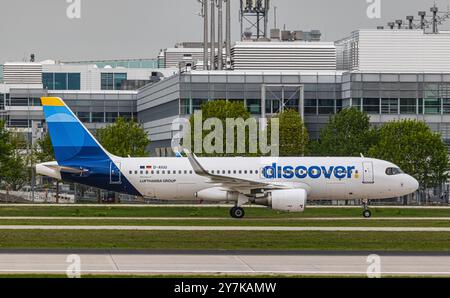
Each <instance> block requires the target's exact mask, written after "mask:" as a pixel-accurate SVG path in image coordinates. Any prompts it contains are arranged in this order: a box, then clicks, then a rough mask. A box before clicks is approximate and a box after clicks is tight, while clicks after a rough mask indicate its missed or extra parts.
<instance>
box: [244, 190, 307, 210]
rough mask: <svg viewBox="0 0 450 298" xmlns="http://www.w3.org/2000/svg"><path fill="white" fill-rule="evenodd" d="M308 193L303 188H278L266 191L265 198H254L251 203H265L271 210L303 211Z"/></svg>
mask: <svg viewBox="0 0 450 298" xmlns="http://www.w3.org/2000/svg"><path fill="white" fill-rule="evenodd" d="M307 195H308V193H307V192H306V190H304V189H279V190H273V191H270V192H268V195H267V196H266V197H265V198H256V199H253V200H251V201H252V203H255V204H258V205H265V206H268V207H270V208H272V209H273V210H278V211H287V212H303V211H304V210H305V206H306V198H307Z"/></svg>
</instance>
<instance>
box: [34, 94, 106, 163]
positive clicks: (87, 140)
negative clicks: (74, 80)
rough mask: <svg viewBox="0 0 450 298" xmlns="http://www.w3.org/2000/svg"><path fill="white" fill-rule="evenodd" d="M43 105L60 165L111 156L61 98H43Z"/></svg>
mask: <svg viewBox="0 0 450 298" xmlns="http://www.w3.org/2000/svg"><path fill="white" fill-rule="evenodd" d="M41 102H42V106H43V109H44V114H45V120H46V121H47V125H48V130H49V134H50V139H51V141H52V145H53V149H54V152H55V157H56V160H57V162H58V164H59V165H64V164H66V165H73V164H77V162H81V163H83V162H85V161H89V160H103V159H108V158H109V156H110V154H109V153H108V152H107V151H106V150H105V149H104V148H103V147H102V146H101V145H100V143H99V142H98V141H97V140H96V139H95V138H94V136H93V135H92V134H91V133H90V132H89V130H88V129H87V128H86V127H85V126H84V125H83V124H82V123H81V122H80V120H79V119H78V118H77V116H75V114H74V113H73V112H72V111H71V110H70V108H69V107H68V106H67V105H66V104H65V103H64V101H63V100H62V99H61V98H59V97H42V98H41Z"/></svg>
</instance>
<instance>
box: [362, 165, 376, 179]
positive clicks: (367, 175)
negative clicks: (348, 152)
mask: <svg viewBox="0 0 450 298" xmlns="http://www.w3.org/2000/svg"><path fill="white" fill-rule="evenodd" d="M374 182H375V181H374V176H373V162H371V161H364V162H363V183H368V184H370V183H374Z"/></svg>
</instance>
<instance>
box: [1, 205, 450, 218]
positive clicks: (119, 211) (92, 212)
mask: <svg viewBox="0 0 450 298" xmlns="http://www.w3.org/2000/svg"><path fill="white" fill-rule="evenodd" d="M228 211H229V208H224V207H151V206H148V207H121V206H99V207H90V206H89V207H79V206H39V205H33V206H19V207H12V206H0V216H55V217H57V216H79V217H192V218H195V217H224V218H227V217H229V213H228ZM245 211H246V218H308V217H358V218H359V217H361V209H360V208H310V209H308V208H307V209H306V210H305V212H304V213H286V212H278V211H273V210H271V209H268V208H246V209H245ZM371 211H372V216H373V217H397V216H398V217H450V209H412V208H411V209H395V208H394V209H392V208H376V207H373V208H371Z"/></svg>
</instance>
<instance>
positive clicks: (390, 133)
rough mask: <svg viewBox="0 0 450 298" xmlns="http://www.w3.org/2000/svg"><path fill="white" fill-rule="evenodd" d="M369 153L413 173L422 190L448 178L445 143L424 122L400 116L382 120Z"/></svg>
mask: <svg viewBox="0 0 450 298" xmlns="http://www.w3.org/2000/svg"><path fill="white" fill-rule="evenodd" d="M369 155H370V156H373V157H376V158H380V159H383V160H388V161H391V162H393V163H395V164H396V165H398V166H399V167H401V168H402V169H403V170H404V171H405V172H406V173H408V174H410V175H412V176H414V178H416V179H417V181H418V182H419V184H420V187H421V189H422V190H425V189H427V188H431V187H435V186H438V185H440V184H441V183H443V182H445V181H446V180H447V178H448V174H447V171H448V170H449V161H448V151H447V147H446V146H445V144H444V142H443V141H442V139H441V136H440V135H439V134H437V133H433V132H432V131H431V130H430V128H429V127H428V126H427V125H426V124H425V123H424V122H420V121H416V120H403V121H394V122H389V123H386V124H384V125H383V126H382V127H381V129H380V139H379V141H378V143H377V144H376V145H374V146H372V148H370V150H369Z"/></svg>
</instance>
